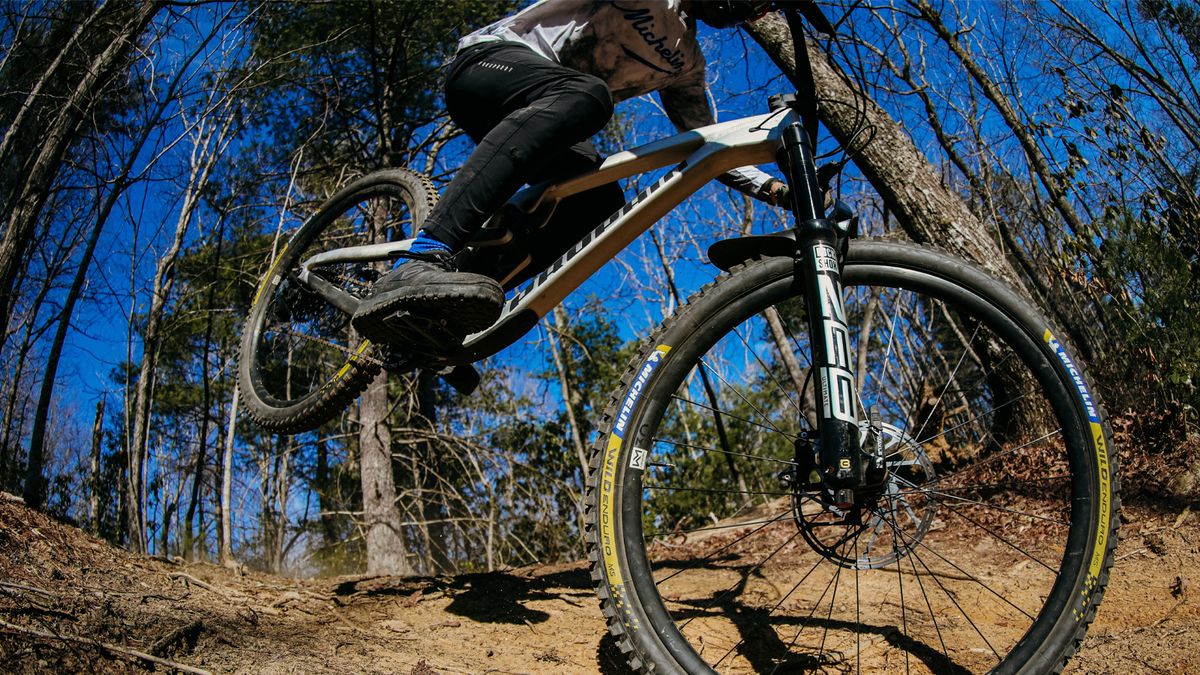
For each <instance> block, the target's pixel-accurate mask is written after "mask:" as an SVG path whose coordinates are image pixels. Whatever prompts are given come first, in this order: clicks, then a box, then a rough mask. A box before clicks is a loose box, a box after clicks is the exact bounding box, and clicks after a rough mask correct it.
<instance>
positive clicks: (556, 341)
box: [550, 305, 588, 480]
mask: <svg viewBox="0 0 1200 675" xmlns="http://www.w3.org/2000/svg"><path fill="white" fill-rule="evenodd" d="M551 316H552V317H553V319H554V324H553V325H554V331H553V332H556V333H558V337H554V336H551V338H550V351H551V352H552V353H553V354H554V369H555V370H556V371H558V386H559V387H560V389H561V392H562V398H563V406H564V407H565V408H566V413H567V426H568V427H570V430H571V446H572V447H573V448H575V457H576V459H578V460H579V471H580V472H581V473H580V475H581V476H583V478H584V480H587V475H588V459H587V447H586V446H585V445H584V442H583V431H582V430H581V429H580V428H579V422H578V421H576V419H575V405H576V403H577V399H578V397H577V396H572V395H571V392H572V389H571V383H570V382H569V380H568V378H567V360H566V354H565V353H564V351H565V350H564V349H563V347H562V336H564V335H566V334H567V310H565V309H563V307H562V305H559V306H557V307H555V308H554V311H553V312H552V313H551Z"/></svg>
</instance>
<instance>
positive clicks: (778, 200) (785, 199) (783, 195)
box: [757, 178, 791, 207]
mask: <svg viewBox="0 0 1200 675" xmlns="http://www.w3.org/2000/svg"><path fill="white" fill-rule="evenodd" d="M757 197H758V198H759V199H761V200H763V201H764V202H766V203H768V204H770V205H771V206H784V207H786V206H788V204H790V203H791V202H790V200H791V190H789V189H788V186H787V183H785V182H783V181H781V180H779V179H778V178H772V179H771V180H769V181H767V182H766V183H764V184H763V186H762V187H761V188H759V189H758V195H757Z"/></svg>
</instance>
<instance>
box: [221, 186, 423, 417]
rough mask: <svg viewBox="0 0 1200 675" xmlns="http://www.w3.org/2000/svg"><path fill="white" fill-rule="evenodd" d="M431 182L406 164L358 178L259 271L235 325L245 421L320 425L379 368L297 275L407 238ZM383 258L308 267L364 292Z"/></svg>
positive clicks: (374, 349)
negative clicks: (326, 258) (324, 258)
mask: <svg viewBox="0 0 1200 675" xmlns="http://www.w3.org/2000/svg"><path fill="white" fill-rule="evenodd" d="M436 202H437V191H436V190H435V189H434V188H433V185H432V184H431V183H430V182H429V179H428V178H426V177H424V176H422V175H420V174H417V173H415V172H412V171H408V170H407V169H390V170H386V171H379V172H376V173H373V174H369V175H367V176H364V177H362V178H360V179H358V180H356V181H354V182H353V183H351V184H349V185H347V186H346V187H344V188H342V189H341V190H339V191H338V192H337V193H336V194H334V195H333V196H332V197H330V198H329V199H328V200H326V201H325V202H324V203H323V204H321V206H320V207H319V208H318V209H317V211H316V212H315V213H314V214H313V215H312V216H311V217H310V218H308V220H306V221H305V222H304V224H303V225H301V226H300V227H299V229H297V230H296V232H295V234H293V235H292V237H291V239H290V240H289V241H288V242H287V244H286V245H285V246H283V247H282V248H281V249H280V250H279V253H278V254H277V255H276V256H275V259H274V261H273V262H272V263H271V264H270V266H269V267H268V268H267V273H266V275H264V277H263V280H262V284H261V285H260V286H259V289H258V292H257V293H256V294H255V297H254V303H253V304H252V305H251V308H250V315H249V317H248V318H247V319H246V323H245V326H244V328H243V331H242V344H241V359H240V360H239V363H238V386H239V387H240V389H241V392H242V398H243V400H244V401H245V405H246V410H247V411H248V413H249V415H250V417H251V419H253V420H254V421H255V422H256V423H257V424H258V425H259V426H261V427H263V428H265V429H269V430H271V431H274V432H277V433H287V434H294V433H300V432H303V431H309V430H312V429H315V428H317V427H319V426H320V425H321V424H324V423H325V422H327V421H328V420H329V419H330V418H332V417H333V416H335V415H337V414H338V413H339V412H341V410H343V409H344V408H345V407H346V406H348V405H349V404H350V402H351V401H353V400H354V399H355V398H356V397H357V396H358V395H359V394H360V393H361V392H362V391H363V389H365V388H366V386H367V385H368V384H369V383H370V382H371V380H372V379H373V378H374V377H375V376H376V375H377V374H378V373H379V371H380V369H381V367H382V363H383V361H382V360H383V359H384V358H385V356H386V354H385V353H384V350H383V349H382V348H381V347H379V346H378V345H374V344H372V343H371V342H370V341H369V340H366V339H364V338H362V337H360V336H359V335H358V334H357V332H356V331H354V330H353V328H352V327H351V326H350V316H349V315H348V314H346V313H345V312H343V311H342V310H339V309H338V308H337V307H334V306H333V305H331V304H329V302H327V301H326V300H325V299H324V298H322V297H321V296H320V295H318V294H317V293H315V292H313V291H312V289H311V288H310V287H309V286H308V285H306V284H304V283H302V282H301V281H300V280H299V273H300V269H301V263H303V262H304V261H306V260H308V259H310V258H311V257H312V256H314V255H316V254H318V253H322V252H326V251H330V250H333V249H337V248H343V247H347V246H358V245H364V244H372V243H384V242H388V241H396V240H400V239H404V238H405V237H408V236H412V235H413V233H414V232H416V230H417V229H419V227H420V225H421V223H422V222H424V220H425V217H426V216H427V215H428V214H429V211H430V210H431V209H432V208H433V205H434V204H435V203H436ZM386 270H387V263H386V262H385V261H384V262H376V263H364V262H341V263H337V262H335V263H331V264H323V265H319V266H313V267H312V268H311V269H310V273H311V274H313V275H315V276H317V277H319V278H320V280H321V281H323V282H325V283H328V284H330V285H332V286H335V287H337V288H338V289H340V290H342V291H344V292H346V293H348V294H350V295H352V296H355V297H358V298H363V297H366V295H367V294H368V293H369V292H370V289H371V284H372V283H374V281H375V280H376V279H378V278H379V277H380V276H381V275H382V274H383V273H384V272H385V271H386Z"/></svg>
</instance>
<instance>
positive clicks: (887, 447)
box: [792, 421, 937, 570]
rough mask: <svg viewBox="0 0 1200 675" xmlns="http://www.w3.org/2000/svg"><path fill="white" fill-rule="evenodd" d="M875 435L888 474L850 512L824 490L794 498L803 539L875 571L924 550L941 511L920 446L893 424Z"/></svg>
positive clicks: (843, 561) (842, 561)
mask: <svg viewBox="0 0 1200 675" xmlns="http://www.w3.org/2000/svg"><path fill="white" fill-rule="evenodd" d="M863 424H864V426H865V425H866V424H867V422H865V421H864V423H863ZM867 431H868V429H866V428H864V429H863V433H864V437H865V434H866V433H867ZM875 432H876V433H878V434H879V436H880V438H881V440H882V443H881V445H882V447H883V456H884V462H885V464H886V467H887V475H886V478H885V480H884V481H883V484H882V485H881V486H879V487H878V488H876V489H875V490H873V491H872V493H871V494H867V495H860V497H859V499H858V500H856V504H855V505H854V506H849V507H845V506H838V505H835V504H833V503H831V502H830V500H829V498H828V495H827V494H826V493H824V492H822V491H811V492H810V491H796V492H795V493H794V494H793V496H792V515H793V518H794V519H795V521H796V524H797V525H798V526H799V528H800V534H801V535H802V536H803V537H804V540H805V541H807V542H808V544H809V546H811V547H812V549H813V550H814V551H816V552H817V553H820V554H821V555H822V556H824V557H825V558H827V559H828V560H830V561H832V562H834V563H836V564H838V565H840V566H842V567H847V568H853V569H860V570H862V569H876V568H880V567H886V566H888V565H890V564H892V563H894V562H896V561H898V560H900V559H901V558H904V557H905V556H907V555H908V554H909V553H910V552H912V551H913V550H914V549H915V548H917V547H918V546H919V545H920V543H921V539H923V538H924V537H925V534H926V533H927V532H928V531H929V528H930V526H931V525H932V524H933V519H934V515H935V514H936V511H937V504H936V502H935V501H934V500H933V499H931V498H930V497H929V495H928V493H927V491H926V488H925V487H924V486H926V485H929V484H931V483H933V482H934V481H935V480H936V474H935V472H934V469H933V463H932V462H930V461H929V457H928V456H927V455H926V454H925V451H924V450H923V449H922V448H921V445H920V444H919V443H917V441H916V439H914V438H913V437H912V436H910V435H908V434H906V433H905V432H904V431H903V430H902V429H899V428H897V427H895V426H893V425H891V424H884V423H879V424H878V425H877V426H876V429H875Z"/></svg>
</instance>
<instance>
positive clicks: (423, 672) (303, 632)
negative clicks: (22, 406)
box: [0, 494, 1200, 675]
mask: <svg viewBox="0 0 1200 675" xmlns="http://www.w3.org/2000/svg"><path fill="white" fill-rule="evenodd" d="M1124 518H1125V522H1124V525H1123V530H1122V541H1121V544H1120V547H1119V548H1118V550H1117V556H1118V557H1117V566H1116V569H1115V570H1114V573H1113V581H1112V584H1111V586H1110V588H1109V591H1108V594H1107V595H1106V596H1105V599H1104V603H1103V605H1102V606H1101V608H1100V613H1099V616H1098V618H1097V620H1096V623H1095V624H1094V625H1093V627H1092V630H1091V632H1090V633H1089V635H1088V638H1087V639H1086V641H1085V642H1084V645H1083V649H1082V650H1081V652H1080V653H1079V654H1078V655H1076V657H1075V658H1074V659H1073V660H1072V662H1071V664H1070V667H1069V668H1068V672H1075V673H1121V674H1124V673H1200V596H1198V595H1197V594H1198V593H1200V590H1198V589H1197V588H1195V583H1196V580H1197V579H1200V516H1198V515H1197V514H1195V513H1192V512H1190V511H1187V510H1185V511H1183V512H1182V513H1180V512H1174V513H1165V512H1162V511H1155V510H1151V509H1147V508H1136V507H1134V508H1127V509H1126V511H1125V513H1124ZM0 622H2V623H0V672H11V673H34V672H145V671H156V672H172V671H173V670H182V671H185V672H197V671H209V672H253V673H360V672H364V673H375V672H387V673H402V674H410V673H411V674H412V675H430V674H432V673H596V672H600V673H624V672H628V670H627V668H626V667H625V666H624V665H623V663H622V660H621V658H620V655H619V652H618V650H617V648H616V646H615V644H614V642H613V640H612V638H611V637H609V636H608V633H607V631H606V630H605V628H604V622H603V619H602V618H601V614H600V610H599V608H598V605H597V601H596V600H595V596H594V594H593V591H592V589H591V585H590V581H589V575H588V572H587V569H586V568H585V566H584V565H582V564H573V565H563V566H556V567H538V568H529V569H517V570H511V571H507V572H495V573H490V574H475V575H466V576H460V577H454V578H439V579H415V580H414V579H409V580H402V579H395V578H386V577H353V578H337V579H321V580H307V581H297V580H292V579H284V578H280V577H274V576H269V575H264V574H258V573H253V572H245V571H238V570H231V569H225V568H221V567H216V566H212V565H205V564H190V565H184V564H179V563H171V562H166V561H162V560H158V559H151V558H147V557H142V556H136V555H132V554H129V553H127V552H125V551H122V550H120V549H116V548H113V547H111V546H109V545H108V544H106V543H105V542H103V541H100V540H97V539H95V538H92V537H90V536H88V535H86V534H84V533H83V532H81V531H80V530H78V529H76V528H73V527H70V526H67V525H63V524H61V523H58V522H55V521H53V520H50V519H48V518H46V517H45V516H43V515H41V514H39V513H35V512H32V511H30V510H28V509H26V508H25V507H24V506H22V505H20V504H19V503H17V502H15V501H12V500H11V499H9V498H7V496H6V495H3V494H0Z"/></svg>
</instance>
